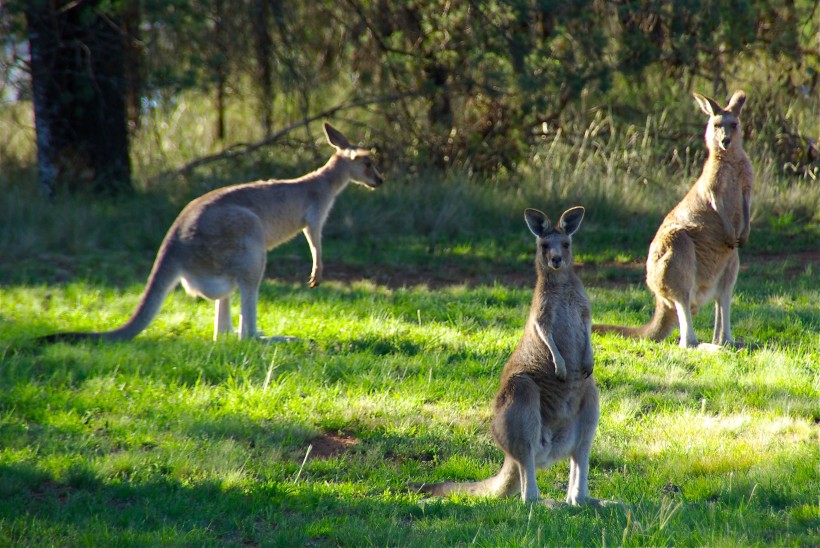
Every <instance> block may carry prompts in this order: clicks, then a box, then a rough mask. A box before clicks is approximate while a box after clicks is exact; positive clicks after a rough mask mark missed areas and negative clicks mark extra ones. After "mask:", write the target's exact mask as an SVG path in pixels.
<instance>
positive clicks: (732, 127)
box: [729, 122, 737, 131]
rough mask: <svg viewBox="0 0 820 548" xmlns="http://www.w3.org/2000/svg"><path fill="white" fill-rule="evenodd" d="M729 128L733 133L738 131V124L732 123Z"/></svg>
mask: <svg viewBox="0 0 820 548" xmlns="http://www.w3.org/2000/svg"><path fill="white" fill-rule="evenodd" d="M729 127H730V128H731V129H732V131H734V130H736V129H737V122H732V123H731V124H729Z"/></svg>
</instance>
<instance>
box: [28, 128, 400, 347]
mask: <svg viewBox="0 0 820 548" xmlns="http://www.w3.org/2000/svg"><path fill="white" fill-rule="evenodd" d="M324 131H325V136H326V137H327V141H328V142H329V143H330V144H331V145H332V146H333V147H334V148H335V149H336V152H335V154H333V156H331V158H330V160H328V162H327V163H326V164H325V165H324V166H323V167H320V168H319V169H317V170H316V171H313V172H312V173H308V174H307V175H304V176H302V177H300V178H298V179H292V180H275V179H271V180H264V181H256V182H253V183H246V184H241V185H233V186H228V187H223V188H218V189H216V190H213V191H211V192H209V193H207V194H205V195H204V196H200V197H199V198H197V199H195V200H193V201H191V202H190V203H189V204H188V205H187V206H185V208H184V209H183V210H182V212H181V213H180V214H179V216H177V218H176V220H175V221H174V223H173V224H172V225H171V228H170V229H169V230H168V233H167V234H166V235H165V239H164V240H163V241H162V244H161V245H160V247H159V251H158V252H157V258H156V259H155V261H154V266H153V268H152V269H151V274H150V275H149V277H148V282H147V284H146V286H145V291H144V292H143V294H142V299H141V300H140V303H139V305H138V306H137V309H136V310H135V311H134V313H133V315H132V316H131V319H129V320H128V321H127V322H126V323H125V324H124V325H122V326H121V327H118V328H116V329H113V330H111V331H103V332H92V333H56V334H53V335H48V336H46V337H42V338H41V339H39V340H41V341H44V342H57V341H71V342H73V341H78V340H105V341H125V340H130V339H133V338H134V337H135V336H136V335H137V334H138V333H140V332H141V331H142V330H143V329H145V328H146V327H147V326H148V324H149V323H150V322H151V320H153V319H154V317H155V316H156V315H157V314H158V313H159V311H160V308H161V307H162V303H163V302H164V301H165V298H166V297H167V295H168V293H169V292H170V291H171V290H172V289H173V288H174V287H175V286H176V285H177V283H179V282H180V281H182V285H183V287H184V288H185V290H186V291H187V292H188V293H189V294H190V295H193V296H199V297H205V298H207V299H211V300H214V301H216V317H215V320H214V340H216V338H217V337H218V336H219V335H220V334H223V333H232V332H233V325H232V322H231V306H230V298H231V294H232V293H233V292H234V290H235V289H236V288H237V287H238V288H239V294H240V297H241V300H242V306H241V315H240V318H239V336H240V338H243V339H245V338H253V337H260V335H261V334H260V333H259V332H257V329H256V308H257V301H258V297H259V285H260V284H261V283H262V277H263V275H264V273H265V263H266V261H267V251H268V250H270V249H273V248H274V247H276V246H278V245H280V244H282V243H284V242H286V241H288V240H290V239H291V238H293V237H294V236H296V235H297V234H298V233H299V232H303V233H304V234H305V238H307V242H308V246H309V247H310V251H311V254H312V256H313V270H312V272H311V275H310V280H309V283H310V287H316V286H317V285H319V282H320V281H321V279H322V226H323V225H324V224H325V220H327V217H328V214H329V213H330V209H331V208H332V207H333V202H334V201H335V199H336V196H338V195H339V193H340V192H341V191H342V190H344V189H345V187H347V185H348V183H349V182H350V181H353V182H355V183H359V184H362V185H364V186H366V187H368V188H371V189H373V188H376V187H378V186H380V185H381V184H382V183H383V182H384V179H383V178H382V175H381V174H380V173H379V171H378V170H377V169H376V166H375V165H374V164H373V160H372V158H371V156H370V153H369V151H367V150H366V149H362V148H359V147H356V146H353V145H351V144H350V143H349V142H348V141H347V139H346V138H345V136H344V135H342V133H341V132H339V131H338V130H337V129H335V128H334V127H332V126H331V125H330V124H328V123H325V124H324ZM284 339H287V337H271V338H269V340H271V341H275V340H284Z"/></svg>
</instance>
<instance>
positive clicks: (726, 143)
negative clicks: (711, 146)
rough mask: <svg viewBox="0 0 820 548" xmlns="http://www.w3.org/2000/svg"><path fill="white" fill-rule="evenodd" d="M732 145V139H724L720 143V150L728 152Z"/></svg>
mask: <svg viewBox="0 0 820 548" xmlns="http://www.w3.org/2000/svg"><path fill="white" fill-rule="evenodd" d="M731 144H732V139H731V137H724V138H723V139H721V141H720V148H721V149H723V150H727V149H728V148H729V145H731Z"/></svg>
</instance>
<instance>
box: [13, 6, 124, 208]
mask: <svg viewBox="0 0 820 548" xmlns="http://www.w3.org/2000/svg"><path fill="white" fill-rule="evenodd" d="M98 4H99V2H97V1H79V2H76V1H75V2H67V1H59V0H58V1H54V0H33V1H31V2H29V3H28V5H27V6H26V21H27V24H28V32H29V46H30V52H31V78H32V87H33V92H34V93H33V95H34V116H35V125H36V133H37V161H38V167H39V175H40V185H41V186H42V187H43V189H44V190H45V191H46V192H48V193H49V194H53V193H54V191H55V190H57V189H58V188H66V189H68V190H71V191H76V190H90V191H93V192H97V193H109V194H117V193H122V192H125V191H129V190H131V188H132V187H131V167H130V162H129V157H128V133H127V128H126V112H125V110H126V109H125V99H124V97H125V89H126V81H125V71H124V53H123V50H124V45H123V42H124V38H123V34H122V32H121V30H120V29H121V27H120V24H119V21H118V20H117V19H118V17H117V16H116V15H111V14H104V13H101V12H100V11H99V10H98V9H97V6H98Z"/></svg>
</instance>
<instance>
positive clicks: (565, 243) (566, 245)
mask: <svg viewBox="0 0 820 548" xmlns="http://www.w3.org/2000/svg"><path fill="white" fill-rule="evenodd" d="M561 245H563V246H564V249H569V242H564V243H563V244H561Z"/></svg>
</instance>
